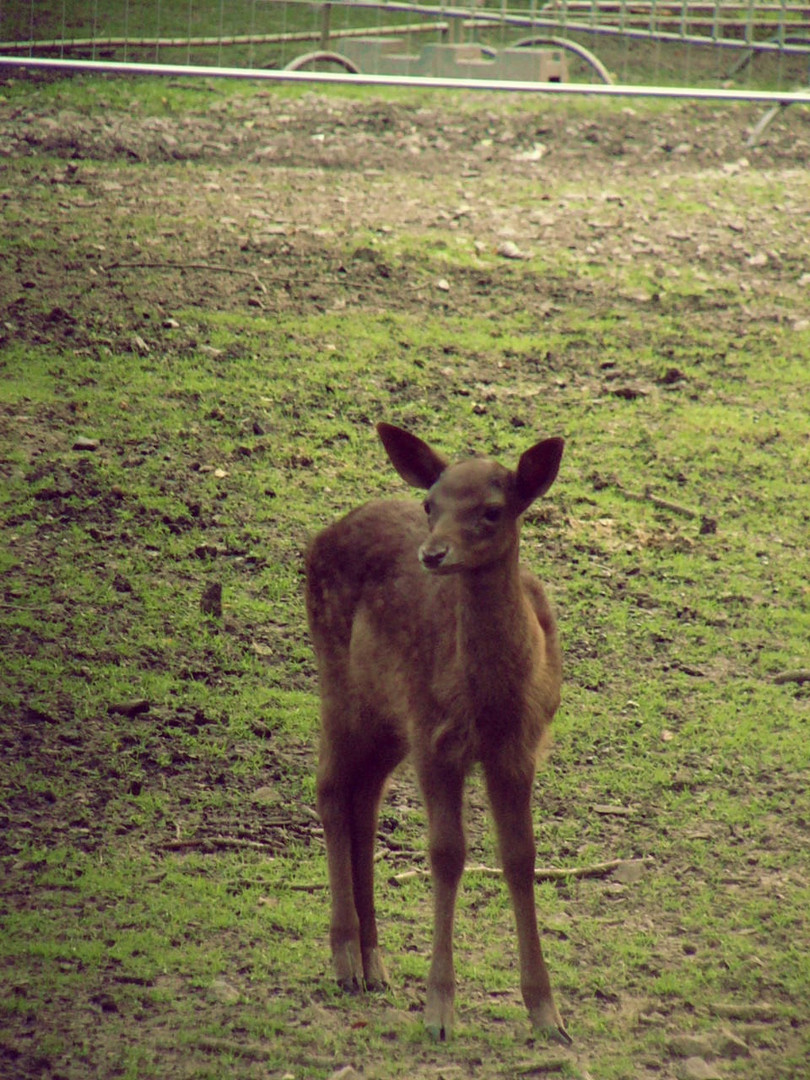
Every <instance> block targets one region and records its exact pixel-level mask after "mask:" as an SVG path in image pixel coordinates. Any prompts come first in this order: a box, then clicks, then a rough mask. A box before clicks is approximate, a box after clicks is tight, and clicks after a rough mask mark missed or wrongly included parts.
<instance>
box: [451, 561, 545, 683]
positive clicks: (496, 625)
mask: <svg viewBox="0 0 810 1080" xmlns="http://www.w3.org/2000/svg"><path fill="white" fill-rule="evenodd" d="M525 604H526V600H525V597H524V595H523V589H522V587H521V582H520V569H519V565H518V548H517V544H515V547H514V549H513V550H512V551H510V553H509V555H508V557H507V558H506V559H502V560H499V561H498V562H497V563H493V564H492V565H490V566H486V567H483V568H481V569H479V570H467V571H464V572H463V573H461V574H459V581H458V599H457V602H456V645H457V649H458V653H459V658H460V659H462V660H465V661H467V662H468V663H471V664H472V665H475V664H476V663H481V664H491V662H492V659H493V658H495V657H497V658H502V657H503V656H504V655H505V654H507V655H508V654H511V655H512V656H513V657H514V658H515V659H518V657H521V656H523V655H525V654H526V653H527V652H529V651H530V650H531V647H532V636H531V630H530V624H529V620H528V618H527V612H526V607H525Z"/></svg>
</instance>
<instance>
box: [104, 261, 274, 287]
mask: <svg viewBox="0 0 810 1080" xmlns="http://www.w3.org/2000/svg"><path fill="white" fill-rule="evenodd" d="M104 269H105V270H106V271H107V273H108V274H109V273H110V271H112V270H211V271H213V272H214V273H217V274H242V275H243V276H244V277H251V278H253V280H254V281H255V282H256V285H257V286H258V288H259V290H260V291H261V292H263V293H266V292H267V286H266V285H265V284H264V282H263V281H262V280H261V279H260V278H259V275H258V274H257V273H256V272H255V270H245V269H243V268H242V267H238V266H222V265H221V264H220V263H205V262H114V263H110V264H109V266H105V267H104Z"/></svg>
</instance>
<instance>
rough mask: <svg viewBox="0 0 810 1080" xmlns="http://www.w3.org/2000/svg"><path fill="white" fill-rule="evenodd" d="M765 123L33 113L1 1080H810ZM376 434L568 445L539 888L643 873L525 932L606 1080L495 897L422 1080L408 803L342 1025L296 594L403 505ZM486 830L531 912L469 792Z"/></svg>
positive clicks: (485, 898) (6, 589) (511, 445)
mask: <svg viewBox="0 0 810 1080" xmlns="http://www.w3.org/2000/svg"><path fill="white" fill-rule="evenodd" d="M23 119H24V120H25V127H24V131H25V137H24V138H23V136H22V134H20V131H21V130H22V129H21V128H20V127H18V126H17V125H19V124H20V121H21V120H23ZM744 120H745V117H744V115H743V114H741V112H740V111H734V110H729V111H727V112H718V111H716V110H699V109H695V108H691V107H687V108H683V107H680V108H663V107H662V106H649V107H641V108H640V109H638V110H633V111H625V112H624V113H619V112H613V111H610V110H608V109H605V110H604V111H601V108H600V107H597V106H595V105H591V104H587V103H586V104H582V105H577V106H575V107H571V109H570V111H569V110H567V109H566V108H565V107H563V106H555V107H554V108H546V107H542V108H541V107H540V106H539V105H535V104H531V103H528V104H526V103H520V104H515V103H514V102H511V101H510V102H508V103H507V102H504V101H502V100H501V99H498V98H491V97H487V98H485V99H481V98H439V97H437V96H434V95H422V96H418V97H403V96H396V95H393V94H391V95H386V96H384V97H380V98H365V97H363V96H357V97H355V96H353V95H352V94H347V93H344V94H342V95H335V96H331V97H321V96H317V95H313V94H301V95H299V94H296V93H288V92H284V93H282V92H276V91H272V92H270V93H268V92H267V91H258V92H257V91H255V90H253V89H250V88H245V87H241V88H239V90H238V91H233V90H231V89H230V88H227V89H226V88H225V87H220V86H216V87H207V86H204V85H202V84H198V85H195V86H192V87H182V88H179V87H178V88H172V87H167V86H166V84H164V83H160V84H156V83H140V82H104V83H98V84H97V83H94V82H92V80H91V81H88V82H84V81H74V82H70V83H61V82H58V83H55V84H51V85H47V86H37V85H33V84H26V83H13V84H10V85H9V84H7V85H6V86H5V87H4V95H3V100H2V101H0V123H2V124H4V125H7V130H8V132H10V134H9V136H8V139H9V141H8V143H7V146H9V147H11V150H10V152H9V153H8V154H7V155H6V156H5V157H4V158H3V159H2V175H0V198H2V200H3V206H4V230H3V234H2V238H0V246H1V249H0V254H1V255H2V262H1V263H0V296H2V298H3V299H2V308H3V310H2V317H1V318H0V350H1V351H0V440H2V441H1V442H0V457H1V459H2V460H1V464H0V468H2V476H3V484H2V503H1V504H0V529H1V530H2V545H1V546H0V560H1V563H0V565H2V571H3V578H2V596H1V597H0V604H1V605H2V606H0V613H1V614H2V634H3V650H2V661H0V662H1V663H2V716H3V722H2V730H1V731H0V737H1V738H2V750H3V765H2V770H0V821H1V822H2V826H3V828H2V838H1V839H0V852H2V865H3V882H4V886H3V895H2V899H1V900H0V905H1V906H0V912H1V913H2V925H3V933H2V936H1V937H0V985H2V990H3V992H2V994H1V995H0V1001H1V1004H0V1009H2V1012H1V1013H0V1073H2V1075H3V1076H9V1077H12V1076H15V1077H16V1076H20V1077H22V1076H32V1075H39V1076H44V1077H54V1078H55V1077H56V1076H60V1077H70V1078H73V1077H79V1076H87V1075H89V1074H92V1075H96V1076H99V1077H105V1078H106V1077H114V1076H131V1077H149V1076H155V1077H157V1076H160V1077H164V1078H165V1077H172V1078H173V1077H182V1076H194V1077H203V1076H211V1077H214V1076H222V1075H223V1073H224V1072H225V1071H226V1070H227V1071H228V1072H229V1073H230V1074H231V1075H234V1076H237V1077H243V1076H244V1077H252V1076H262V1077H266V1076H278V1077H281V1076H292V1077H302V1078H303V1077H327V1076H329V1075H331V1074H332V1073H333V1072H334V1071H335V1070H336V1069H338V1068H339V1067H341V1066H343V1065H346V1064H352V1065H354V1067H355V1068H356V1069H357V1070H358V1071H360V1072H361V1073H363V1074H364V1075H366V1076H369V1077H381V1078H382V1077H395V1076H402V1077H422V1076H424V1077H428V1076H430V1077H435V1076H440V1075H441V1076H478V1077H487V1076H510V1077H511V1076H515V1075H545V1074H556V1075H570V1076H593V1077H600V1078H607V1080H611V1078H615V1080H624V1078H642V1077H644V1078H647V1077H659V1078H670V1077H673V1078H674V1077H679V1076H685V1075H699V1073H696V1072H695V1071H694V1070H695V1069H696V1068H698V1066H696V1065H695V1064H694V1061H693V1062H692V1063H691V1065H690V1064H689V1058H690V1057H691V1058H697V1059H700V1060H701V1061H703V1063H704V1068H705V1070H706V1071H704V1073H703V1074H700V1075H705V1076H708V1075H717V1076H721V1077H737V1078H743V1077H745V1078H751V1080H754V1078H757V1080H765V1078H771V1077H772V1078H774V1080H775V1078H777V1077H779V1078H795V1080H799V1078H800V1077H804V1076H805V1075H806V1072H807V1063H808V1054H810V1042H808V1037H809V1035H810V1029H808V1024H807V1007H808V994H807V986H808V975H810V971H808V960H807V940H808V931H809V930H810V926H809V925H808V915H807V912H808V910H810V895H808V885H807V881H808V855H807V842H806V841H807V828H808V820H810V800H809V798H808V784H807V780H808V765H809V764H810V753H809V752H808V748H807V724H808V701H809V700H810V699H809V698H808V682H807V681H806V671H805V669H807V667H808V666H810V658H809V657H808V637H809V636H810V592H808V586H807V573H806V565H807V533H808V518H809V517H810V499H808V480H807V477H808V466H809V465H810V461H809V460H808V459H809V458H810V443H808V427H807V400H808V392H809V391H810V376H808V368H807V356H808V349H810V327H808V309H807V272H808V262H809V261H810V242H809V241H808V237H807V234H806V231H805V230H803V229H801V228H799V227H798V222H799V220H800V219H801V207H805V208H806V206H807V205H808V203H810V187H808V178H807V176H808V174H807V171H806V167H805V166H806V156H805V157H803V156H802V155H806V154H807V146H808V133H807V127H806V122H805V119H804V118H803V117H802V115H801V114H798V113H797V114H796V115H795V117H792V118H790V119H789V120H788V121H786V123H787V125H788V126H786V127H782V128H779V129H774V132H773V136H772V138H773V142H772V143H771V144H769V145H767V146H766V147H764V148H763V150H762V151H761V154H757V153H751V154H750V156H749V158H747V159H745V162H744V164H743V163H741V151H740V149H739V147H740V145H741V143H740V141H739V139H738V137H737V136H739V134H740V132H741V130H742V125H743V124H744ZM790 125H792V126H790ZM288 133H291V135H288ZM735 133H736V134H735ZM15 139H16V140H17V141H15ZM161 140H162V141H161ZM246 140H247V141H246ZM541 141H542V146H543V148H544V149H543V153H542V154H541V153H539V152H538V151H537V145H538V143H540V142H541ZM161 147H162V149H161ZM684 147H687V149H684ZM674 148H680V149H678V150H677V152H674ZM532 154H534V157H532ZM521 155H523V156H521ZM596 177H598V183H597V181H596V179H595V178H596ZM507 240H508V242H509V243H511V244H512V245H513V248H517V249H518V252H519V253H520V254H522V255H523V256H524V257H522V258H507V257H505V253H506V254H512V255H513V254H514V253H515V252H514V251H513V250H511V249H509V248H504V246H503V245H504V243H505V242H506V241H507ZM380 418H386V419H388V420H392V421H394V422H398V423H401V424H404V425H406V426H409V427H411V428H412V429H413V430H415V431H418V432H419V433H420V434H423V435H425V436H426V437H428V438H429V439H431V441H433V442H434V443H436V444H437V445H441V446H443V447H444V448H446V449H447V450H448V451H449V452H451V453H454V454H460V453H463V452H467V451H469V450H476V451H483V452H487V453H493V454H496V455H497V456H498V457H500V458H502V459H503V460H505V461H509V460H514V459H515V458H516V456H517V455H518V454H519V453H520V451H521V449H522V448H524V447H525V446H526V445H528V444H529V443H531V442H532V441H534V439H535V438H536V437H537V435H538V434H540V433H546V434H556V433H559V434H563V435H564V436H565V437H566V439H567V450H566V457H565V459H564V464H563V469H562V472H561V475H560V478H559V480H558V482H557V484H556V485H555V487H554V489H553V490H552V492H551V493H550V494H549V496H548V497H547V498H546V499H545V500H544V501H543V503H542V504H541V505H540V506H539V507H538V508H535V510H534V511H533V512H532V513H531V514H530V515H529V518H528V520H527V522H526V525H525V528H524V549H523V550H524V558H525V559H526V561H527V562H529V563H530V564H531V565H532V567H533V568H534V569H535V570H536V571H537V572H538V573H539V574H540V575H541V576H542V577H543V578H544V579H545V580H546V581H547V582H548V583H549V587H550V591H551V593H552V595H553V598H554V601H555V604H556V606H557V608H558V611H559V619H560V625H561V630H562V635H563V642H564V648H565V653H566V687H565V695H564V704H563V708H562V709H561V712H560V714H559V716H558V718H557V721H556V722H555V746H554V749H553V752H552V756H551V759H550V761H549V763H548V764H547V766H546V767H545V769H544V770H543V771H542V773H541V775H540V777H539V778H538V783H537V800H536V807H537V810H536V828H537V840H538V850H539V863H540V864H541V865H543V866H555V867H569V868H571V867H581V866H589V865H592V864H596V863H600V862H603V861H606V860H611V859H622V860H628V861H631V862H630V867H629V869H628V868H627V867H625V868H624V870H623V871H622V872H620V873H618V874H617V875H614V876H607V877H595V878H581V879H580V878H574V877H571V878H568V879H564V880H561V881H544V882H541V883H540V884H539V885H538V902H539V907H540V911H541V918H542V923H543V927H544V936H545V940H546V942H547V948H546V951H547V956H548V960H549V966H550V969H551V972H552V978H553V980H554V983H555V987H556V992H557V997H558V1000H559V1002H560V1004H561V1007H562V1009H563V1011H564V1015H565V1016H566V1019H567V1021H568V1023H569V1026H570V1029H571V1032H572V1034H573V1036H574V1038H575V1046H574V1049H573V1051H571V1052H563V1051H559V1050H554V1049H550V1048H548V1047H545V1046H543V1045H540V1044H538V1043H535V1042H533V1041H532V1040H530V1039H528V1034H529V1033H528V1028H527V1024H526V1021H525V1017H524V1015H523V1010H522V1007H521V1005H520V1001H519V995H518V992H517V985H516V971H515V944H514V938H513V930H512V920H511V914H510V912H509V909H508V903H507V901H506V898H505V895H504V891H503V888H502V886H501V884H500V882H499V881H498V880H497V879H494V878H490V877H487V876H483V875H480V874H476V873H473V872H471V873H470V874H469V875H468V877H467V878H466V880H465V883H464V888H463V890H462V898H461V907H460V913H459V924H458V928H457V944H458V954H459V976H460V988H459V1006H460V1030H459V1034H458V1037H457V1038H456V1040H455V1041H454V1042H453V1043H451V1044H448V1045H447V1046H439V1047H437V1046H432V1045H431V1044H430V1043H429V1042H427V1041H426V1040H425V1037H424V1035H423V1032H422V1030H421V1026H420V1020H419V1013H420V1009H421V1004H422V997H423V989H424V979H425V973H426V966H427V955H428V950H429V941H430V890H429V883H428V882H427V881H426V879H425V878H424V877H422V876H415V877H412V878H408V879H405V880H402V881H397V880H396V875H397V874H398V873H399V872H401V871H406V870H410V869H423V868H424V867H425V849H424V817H423V813H422V810H421V808H420V805H419V800H418V797H417V795H416V792H415V790H414V787H413V783H412V779H411V776H410V773H409V772H408V771H407V770H405V771H403V772H402V774H401V775H399V776H398V777H397V779H396V782H395V784H394V786H393V789H392V793H391V797H390V800H389V802H388V803H387V804H386V808H385V811H384V814H383V820H382V822H381V831H380V841H379V853H380V860H379V907H380V915H381V923H382V932H383V935H384V944H385V947H386V951H387V955H388V957H389V959H390V966H391V970H392V977H393V986H392V989H391V991H390V992H389V993H388V994H385V995H382V996H377V995H375V996H369V997H359V998H344V997H342V996H340V995H339V994H338V993H337V991H336V989H334V988H333V986H332V983H331V978H330V976H329V971H328V955H327V946H326V925H327V918H328V913H327V907H328V897H327V893H326V890H325V887H324V886H325V865H324V856H323V847H322V840H321V834H320V829H319V825H318V822H317V819H316V817H315V815H314V811H313V805H314V792H313V770H314V760H315V751H316V737H317V736H316V732H317V687H316V684H315V678H314V668H313V662H312V656H311V653H310V650H309V646H308V643H307V639H306V631H305V625H304V618H303V608H302V599H301V554H302V550H303V547H304V545H305V543H306V539H307V537H308V536H309V535H310V534H311V532H312V531H314V530H315V529H316V528H317V527H318V526H319V525H321V524H322V523H324V522H326V521H328V520H331V519H332V518H333V517H334V515H336V514H337V513H340V512H342V511H343V510H345V509H347V508H348V507H350V506H352V505H354V504H356V503H357V502H359V501H361V500H363V499H365V498H367V497H369V496H372V495H377V494H381V493H395V492H396V493H401V491H402V489H401V485H400V484H399V482H398V480H397V479H396V478H395V477H394V476H393V475H392V472H391V470H390V469H389V468H388V467H387V466H386V464H385V463H384V460H383V454H382V451H381V448H380V447H379V445H378V444H377V443H376V441H375V437H374V434H373V423H374V421H376V420H377V419H380ZM211 585H220V586H221V587H222V590H223V613H222V615H217V614H206V613H203V611H201V607H200V600H201V597H202V595H203V593H204V591H205V590H206V589H207V588H208V587H210V586H211ZM803 671H804V672H805V673H804V674H802V672H803ZM786 673H787V674H786ZM469 823H470V824H469V827H470V846H471V856H470V857H471V862H472V863H474V864H481V863H483V864H488V865H490V866H492V865H495V864H496V854H495V852H494V849H493V841H492V834H491V831H490V830H489V827H488V824H487V818H486V811H485V803H484V797H483V793H482V791H481V788H480V785H479V784H478V782H477V780H476V781H474V783H473V784H472V787H471V791H470V797H469ZM687 1037H688V1038H687ZM689 1039H691V1040H692V1041H691V1042H689V1041H688V1040H689ZM690 1068H691V1069H692V1070H693V1071H692V1072H691V1073H689V1072H688V1070H689V1069H690Z"/></svg>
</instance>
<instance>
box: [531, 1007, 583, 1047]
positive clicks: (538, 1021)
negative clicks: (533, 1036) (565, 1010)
mask: <svg viewBox="0 0 810 1080" xmlns="http://www.w3.org/2000/svg"><path fill="white" fill-rule="evenodd" d="M530 1019H531V1022H532V1028H533V1029H534V1031H535V1032H536V1033H537V1034H538V1035H542V1036H544V1037H545V1038H547V1039H549V1040H550V1041H551V1042H556V1043H559V1044H560V1045H561V1046H572V1045H573V1043H574V1040H573V1039H572V1038H571V1036H570V1035H569V1034H568V1032H567V1031H566V1030H565V1024H564V1023H563V1018H562V1017H561V1016H560V1014H559V1012H558V1010H557V1006H556V1005H555V1004H554V1003H553V1002H552V1001H546V1002H543V1004H541V1005H539V1006H538V1007H537V1008H534V1009H532V1010H531V1011H530Z"/></svg>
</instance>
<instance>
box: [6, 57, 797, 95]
mask: <svg viewBox="0 0 810 1080" xmlns="http://www.w3.org/2000/svg"><path fill="white" fill-rule="evenodd" d="M0 66H7V67H15V68H45V69H51V70H58V71H85V72H106V73H110V74H116V75H172V76H175V77H177V76H183V75H186V76H188V77H190V78H200V79H253V80H254V81H269V82H286V83H325V84H343V85H349V86H398V87H404V88H408V89H411V90H424V89H432V90H437V89H438V90H495V91H504V92H507V93H519V94H557V95H565V96H582V95H589V96H591V97H656V98H677V99H691V100H699V101H749V102H765V103H767V104H768V105H779V104H783V105H810V90H797V91H791V92H789V93H784V92H774V91H771V90H745V89H743V88H739V89H732V90H716V89H689V88H686V87H674V86H628V85H613V86H608V85H605V84H604V83H593V84H591V83H545V82H543V83H541V82H520V81H517V80H512V79H448V78H439V77H438V76H432V75H417V76H413V75H351V74H349V73H348V72H345V71H339V72H331V71H275V70H274V71H266V70H258V69H253V68H225V67H202V66H200V65H196V64H135V63H132V64H130V63H117V62H114V61H111V60H66V59H64V58H61V57H60V58H54V59H48V58H45V57H20V56H0Z"/></svg>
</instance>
